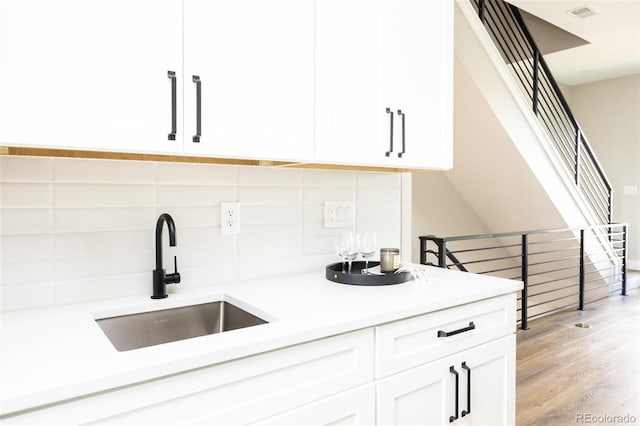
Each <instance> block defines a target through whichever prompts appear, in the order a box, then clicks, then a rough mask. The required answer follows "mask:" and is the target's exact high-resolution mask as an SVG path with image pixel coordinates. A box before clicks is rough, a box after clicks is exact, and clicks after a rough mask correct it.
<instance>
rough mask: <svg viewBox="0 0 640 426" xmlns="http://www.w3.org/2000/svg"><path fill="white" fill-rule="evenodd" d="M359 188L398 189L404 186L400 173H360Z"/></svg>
mask: <svg viewBox="0 0 640 426" xmlns="http://www.w3.org/2000/svg"><path fill="white" fill-rule="evenodd" d="M357 182H358V184H357V186H358V189H360V188H373V189H398V190H400V187H401V185H402V180H401V175H400V174H399V173H371V172H369V173H367V172H362V173H358V178H357Z"/></svg>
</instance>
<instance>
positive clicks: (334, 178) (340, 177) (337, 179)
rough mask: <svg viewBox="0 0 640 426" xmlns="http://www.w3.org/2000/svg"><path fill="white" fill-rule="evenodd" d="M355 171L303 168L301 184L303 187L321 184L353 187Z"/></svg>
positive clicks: (323, 185) (324, 185)
mask: <svg viewBox="0 0 640 426" xmlns="http://www.w3.org/2000/svg"><path fill="white" fill-rule="evenodd" d="M356 174H357V173H356V172H344V171H336V170H304V171H303V174H302V185H303V186H305V187H310V186H322V187H328V186H330V187H337V188H353V187H355V185H356Z"/></svg>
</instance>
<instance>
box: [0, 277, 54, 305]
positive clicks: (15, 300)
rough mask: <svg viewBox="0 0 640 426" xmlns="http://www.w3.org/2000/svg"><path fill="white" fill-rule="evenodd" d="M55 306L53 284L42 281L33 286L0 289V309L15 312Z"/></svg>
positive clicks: (3, 284) (10, 286)
mask: <svg viewBox="0 0 640 426" xmlns="http://www.w3.org/2000/svg"><path fill="white" fill-rule="evenodd" d="M54 304H55V297H54V287H53V283H51V282H48V281H42V282H39V283H35V284H24V285H6V284H5V283H4V282H3V283H2V287H0V309H1V310H2V311H17V310H19V309H30V308H35V307H48V306H53V305H54Z"/></svg>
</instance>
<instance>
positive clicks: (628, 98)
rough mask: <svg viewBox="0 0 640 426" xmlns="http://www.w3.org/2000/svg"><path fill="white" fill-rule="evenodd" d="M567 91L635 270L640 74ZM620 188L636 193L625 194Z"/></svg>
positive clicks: (639, 247) (638, 259) (639, 231)
mask: <svg viewBox="0 0 640 426" xmlns="http://www.w3.org/2000/svg"><path fill="white" fill-rule="evenodd" d="M565 90H567V89H565ZM568 93H569V96H568V97H567V101H568V102H569V104H570V105H571V109H572V110H573V113H574V115H575V117H576V120H578V122H579V123H580V126H581V127H582V128H583V130H584V132H585V135H586V136H587V138H588V139H589V143H590V144H591V146H592V148H593V150H594V151H595V154H596V156H597V157H598V159H599V161H600V163H601V164H602V166H603V168H604V170H605V173H606V174H607V176H608V177H609V180H611V184H612V186H613V191H614V192H613V220H614V222H627V223H629V240H628V241H629V252H628V254H629V259H630V261H631V266H632V267H633V268H634V269H640V74H636V75H631V76H627V77H621V78H614V79H610V80H603V81H598V82H595V83H589V84H583V85H580V86H572V87H570V88H568ZM625 187H632V188H637V191H638V192H636V193H627V194H625V190H624V189H625ZM627 192H632V191H629V190H628V191H627Z"/></svg>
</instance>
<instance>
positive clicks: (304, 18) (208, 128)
mask: <svg viewBox="0 0 640 426" xmlns="http://www.w3.org/2000/svg"><path fill="white" fill-rule="evenodd" d="M314 13H315V11H314V1H313V0H234V1H220V0H185V1H184V70H185V80H184V90H185V109H184V120H185V135H184V138H185V139H184V145H185V152H186V153H190V154H201V155H210V156H221V157H235V158H258V159H273V160H289V161H310V160H312V158H313V136H314V135H313V120H314V115H313V108H314V104H313V90H314V86H313V73H314ZM194 76H195V77H194ZM198 80H199V83H198ZM198 86H199V88H198ZM198 90H200V97H199V98H198ZM198 110H199V112H198ZM198 124H199V130H198ZM197 135H199V137H198V136H197ZM194 136H195V137H194ZM198 140H199V141H198Z"/></svg>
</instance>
